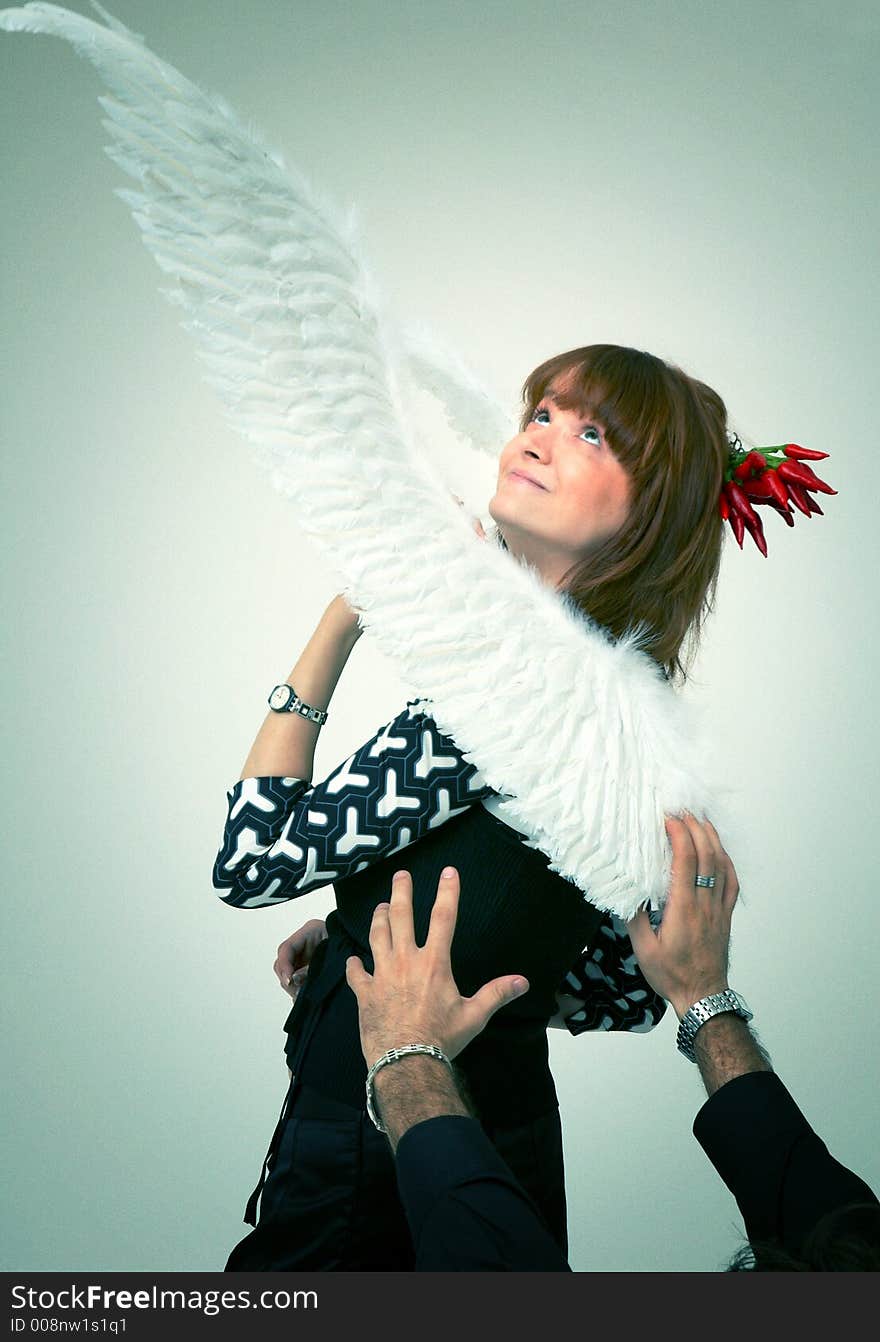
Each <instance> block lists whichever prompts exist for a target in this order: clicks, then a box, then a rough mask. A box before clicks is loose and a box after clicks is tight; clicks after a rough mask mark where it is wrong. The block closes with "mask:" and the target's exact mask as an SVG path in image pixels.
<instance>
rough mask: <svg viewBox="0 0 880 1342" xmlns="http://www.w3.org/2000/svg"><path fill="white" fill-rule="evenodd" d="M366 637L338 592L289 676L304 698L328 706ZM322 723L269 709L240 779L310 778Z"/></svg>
mask: <svg viewBox="0 0 880 1342" xmlns="http://www.w3.org/2000/svg"><path fill="white" fill-rule="evenodd" d="M360 636H361V629H360V626H359V625H358V620H357V615H356V613H355V612H354V611H353V610H352V608H351V606H349V604H348V602H347V601H346V600H345V598H344V597H342V596H337V597H334V598H333V600H332V601H331V602H330V605H329V606H328V607H327V609H326V610H325V611H324V614H323V615H322V616H321V619H320V621H319V623H318V627H317V629H316V630H315V632H314V633H313V634H312V637H311V638H310V639H309V641H308V643H307V644H306V646H305V649H304V651H303V654H302V656H301V657H300V659H299V661H298V662H297V664H296V666H295V667H294V668H293V670H292V671H291V673H290V675H289V676H288V677H287V684H288V685H292V686H293V687H294V689H295V690H296V692H297V694H298V695H299V697H300V699H302V700H303V702H304V703H307V704H308V705H309V706H310V707H311V708H320V709H326V708H327V707H328V705H329V703H330V700H331V698H332V697H333V691H334V690H335V689H336V685H337V683H338V681H339V677H340V676H341V675H342V672H343V670H344V668H345V664H346V662H347V661H348V659H349V656H350V655H351V650H352V648H353V647H354V645H355V643H357V641H358V639H359V638H360ZM320 730H321V729H320V727H319V726H318V724H317V723H315V722H311V721H310V720H309V719H308V718H304V717H302V715H301V714H299V713H274V712H273V711H272V710H271V709H270V710H269V712H268V714H267V715H266V718H265V720H264V722H263V725H262V727H261V728H260V730H259V731H258V732H257V737H256V740H255V741H254V744H253V745H252V746H251V749H250V753H249V754H248V757H247V759H246V760H245V762H244V768H243V769H242V771H241V778H265V777H269V776H274V777H282V778H299V779H302V780H303V782H306V783H308V782H310V781H311V777H312V770H313V768H314V764H315V745H316V743H317V740H318V732H319V731H320Z"/></svg>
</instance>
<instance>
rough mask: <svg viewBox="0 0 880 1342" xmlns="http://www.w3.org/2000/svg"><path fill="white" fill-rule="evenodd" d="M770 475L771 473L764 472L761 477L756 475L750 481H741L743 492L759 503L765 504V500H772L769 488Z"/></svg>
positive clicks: (771, 492)
mask: <svg viewBox="0 0 880 1342" xmlns="http://www.w3.org/2000/svg"><path fill="white" fill-rule="evenodd" d="M772 474H773V472H772V471H765V472H764V474H763V475H756V476H755V477H754V479H752V480H745V481H743V490H744V491H745V493H746V494H747V496H748V497H749V498H750V499H755V500H757V502H759V503H765V502H766V501H767V499H770V498H772V497H773V491H772V490H771V488H770V476H771V475H772Z"/></svg>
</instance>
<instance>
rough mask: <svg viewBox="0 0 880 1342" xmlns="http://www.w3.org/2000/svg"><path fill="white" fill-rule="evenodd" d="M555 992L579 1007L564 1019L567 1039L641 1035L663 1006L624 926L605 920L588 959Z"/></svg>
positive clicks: (658, 1017)
mask: <svg viewBox="0 0 880 1342" xmlns="http://www.w3.org/2000/svg"><path fill="white" fill-rule="evenodd" d="M559 992H560V993H564V994H566V996H568V997H577V998H579V999H580V1001H581V1002H582V1003H583V1006H582V1007H580V1008H579V1009H578V1010H577V1011H574V1012H572V1014H571V1015H569V1016H566V1017H565V1025H566V1028H567V1029H568V1031H569V1032H570V1033H571V1034H583V1033H584V1031H586V1030H629V1031H631V1032H632V1033H634V1034H644V1033H646V1032H647V1031H648V1030H653V1028H654V1026H655V1025H657V1024H658V1022H659V1021H660V1020H662V1018H663V1016H664V1013H665V1011H666V1002H665V1001H664V1000H663V998H662V997H660V996H659V994H658V993H655V992H654V989H653V988H652V987H651V985H650V984H649V983H648V982H647V980H646V979H645V978H644V976H643V975H642V971H641V970H640V969H639V965H638V961H637V960H636V957H635V952H634V951H633V948H632V942H631V941H630V939H629V933H628V932H627V930H626V924H625V923H624V922H622V921H621V919H620V918H617V917H615V915H614V914H613V913H612V914H607V915H606V917H605V919H604V921H603V922H602V924H601V926H600V928H599V936H598V938H597V940H596V944H595V945H594V947H593V950H592V952H591V953H590V954H587V953H586V952H585V953H584V954H583V955H582V956H581V957H580V959H579V960H578V961H577V963H576V964H574V965H572V967H571V969H570V970H569V971H568V973H567V974H566V976H565V978H564V979H563V981H562V983H561V984H560V985H559Z"/></svg>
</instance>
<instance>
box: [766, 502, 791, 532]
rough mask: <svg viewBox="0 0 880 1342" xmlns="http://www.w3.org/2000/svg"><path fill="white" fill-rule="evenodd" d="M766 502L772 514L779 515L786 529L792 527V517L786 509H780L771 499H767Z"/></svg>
mask: <svg viewBox="0 0 880 1342" xmlns="http://www.w3.org/2000/svg"><path fill="white" fill-rule="evenodd" d="M767 502H768V503H769V504H770V507H771V508H772V509H773V510H774V512H777V513H779V516H780V517H781V518H782V520H783V522H784V523H785V525H786V526H787V527H793V526H794V517H793V516H792V514H791V512H790V510H789V509H788V508H780V506H779V504H778V503H776V502H775V501H774V500H773V499H768V500H767Z"/></svg>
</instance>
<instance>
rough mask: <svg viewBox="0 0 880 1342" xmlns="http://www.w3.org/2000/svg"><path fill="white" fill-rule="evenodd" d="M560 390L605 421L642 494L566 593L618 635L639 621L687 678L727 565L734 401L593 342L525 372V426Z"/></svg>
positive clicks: (651, 647)
mask: <svg viewBox="0 0 880 1342" xmlns="http://www.w3.org/2000/svg"><path fill="white" fill-rule="evenodd" d="M551 387H552V393H553V399H554V401H555V402H556V404H557V405H559V406H560V407H561V408H562V409H565V410H578V411H579V412H581V413H583V414H584V415H585V416H587V417H589V418H590V419H595V420H597V421H598V423H599V425H600V426H601V427H602V429H603V430H604V432H605V438H606V441H607V443H608V446H609V447H610V448H611V450H612V451H613V452H614V455H615V456H616V457H617V458H618V460H619V461H620V463H621V465H623V466H624V467H625V469H626V470H627V472H628V474H629V476H630V480H631V490H632V493H631V507H630V514H629V517H628V519H627V521H626V522H625V523H624V525H623V527H622V528H621V529H620V531H618V532H617V533H616V535H614V536H612V537H611V538H610V539H609V540H607V541H605V542H604V544H603V545H602V546H601V547H600V548H599V549H597V550H596V551H594V552H593V553H591V554H590V555H589V557H588V558H586V559H583V560H581V561H580V562H579V563H577V564H575V565H573V567H572V568H570V569H569V570H568V572H567V573H566V574H565V576H564V577H563V579H562V581H561V582H560V584H559V587H560V590H565V591H566V592H567V593H568V595H569V596H570V598H571V599H572V600H573V601H574V602H575V603H576V605H578V606H579V607H580V608H581V610H583V611H585V612H586V614H588V615H589V616H590V617H591V618H592V619H593V620H595V621H596V623H597V624H600V625H603V626H604V627H605V628H606V629H607V630H608V631H609V633H611V634H612V636H613V637H615V638H619V637H620V636H621V635H622V634H624V633H626V632H627V631H628V630H635V629H638V630H639V631H640V633H641V635H642V646H643V647H644V648H645V650H646V651H647V652H649V653H650V655H651V656H652V657H653V658H654V659H655V661H657V662H659V663H660V665H661V666H662V667H663V668H664V670H665V671H666V674H667V676H669V677H670V678H672V677H678V678H680V679H681V680H684V678H685V675H686V668H687V664H688V662H689V661H690V660H691V659H692V656H693V653H694V652H695V651H696V646H697V642H698V639H699V633H700V630H701V628H702V625H703V622H704V620H705V618H706V616H707V615H708V614H709V612H710V611H711V610H712V608H713V604H714V596H715V585H716V582H717V579H718V569H719V566H720V563H721V543H722V534H723V533H722V522H721V518H720V515H719V512H718V495H719V492H720V490H721V483H722V480H723V475H724V468H725V465H726V462H727V454H728V442H727V434H726V425H727V411H726V409H725V407H724V402H723V401H722V400H721V397H720V396H719V395H718V394H717V393H716V392H714V391H713V390H712V388H711V387H707V386H705V384H704V383H702V382H698V381H697V380H696V379H695V378H692V377H688V375H687V374H686V373H683V372H682V371H681V369H680V368H676V367H674V366H672V365H670V364H667V363H664V361H663V360H662V359H658V358H657V357H656V356H655V355H653V354H647V353H645V352H644V351H643V350H636V349H627V348H626V347H624V346H621V345H588V346H586V347H585V348H583V349H575V350H569V351H568V352H567V353H566V354H558V355H557V356H556V357H555V358H553V359H548V360H547V362H546V363H542V364H541V366H540V367H539V368H536V369H535V370H534V372H533V373H531V374H530V375H529V377H527V378H526V381H525V384H524V386H523V400H524V402H525V409H524V412H523V417H522V426H523V428H524V427H525V426H526V424H528V423H529V421H530V420H531V418H532V416H533V415H534V413H535V409H536V407H537V406H538V404H539V402H540V401H541V399H542V398H543V397H544V396H545V395H546V394H547V393H548V391H549V390H550V389H551ZM686 644H687V649H686V652H685V651H683V649H684V648H685V645H686Z"/></svg>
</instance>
